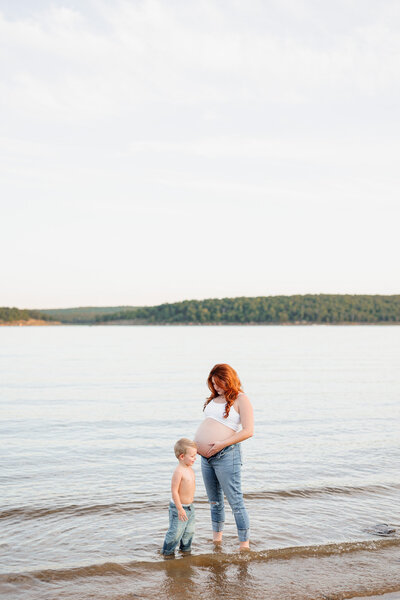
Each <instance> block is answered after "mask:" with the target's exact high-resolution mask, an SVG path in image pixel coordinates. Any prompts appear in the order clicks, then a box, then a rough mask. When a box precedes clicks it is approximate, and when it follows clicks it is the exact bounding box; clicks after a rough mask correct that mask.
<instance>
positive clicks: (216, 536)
mask: <svg viewBox="0 0 400 600" xmlns="http://www.w3.org/2000/svg"><path fill="white" fill-rule="evenodd" d="M213 542H214V544H219V543H221V542H222V531H213Z"/></svg>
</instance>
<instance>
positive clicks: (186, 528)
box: [161, 501, 195, 556]
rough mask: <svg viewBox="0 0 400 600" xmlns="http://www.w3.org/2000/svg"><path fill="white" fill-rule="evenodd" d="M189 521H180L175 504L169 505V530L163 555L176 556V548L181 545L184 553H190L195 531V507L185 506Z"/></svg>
mask: <svg viewBox="0 0 400 600" xmlns="http://www.w3.org/2000/svg"><path fill="white" fill-rule="evenodd" d="M182 506H183V508H184V509H185V513H186V516H187V517H188V520H187V521H180V520H179V518H178V510H177V508H176V506H175V504H174V502H172V501H171V502H170V503H169V529H168V531H167V533H166V535H165V540H164V545H163V548H162V551H161V552H162V554H164V555H165V556H169V555H171V554H174V552H175V548H176V547H177V545H178V544H179V548H180V550H182V552H190V551H191V549H192V540H193V536H194V530H195V519H194V505H193V504H183V505H182Z"/></svg>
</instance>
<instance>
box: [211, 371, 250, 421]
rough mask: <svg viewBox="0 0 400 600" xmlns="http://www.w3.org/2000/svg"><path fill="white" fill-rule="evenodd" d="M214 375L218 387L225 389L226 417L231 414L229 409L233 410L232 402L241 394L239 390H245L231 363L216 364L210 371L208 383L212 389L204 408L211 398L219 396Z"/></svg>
mask: <svg viewBox="0 0 400 600" xmlns="http://www.w3.org/2000/svg"><path fill="white" fill-rule="evenodd" d="M213 377H214V379H215V381H216V383H217V385H218V387H221V388H222V389H223V390H224V396H225V400H226V404H225V413H224V417H225V419H226V418H227V416H228V415H229V411H230V410H231V406H232V404H233V403H234V402H235V400H236V398H237V397H238V395H239V392H243V390H242V384H241V383H240V379H239V377H238V374H237V373H236V371H235V369H232V367H231V366H230V365H226V364H223V363H222V364H220V365H215V367H213V368H212V369H211V371H210V374H209V376H208V379H207V385H208V387H209V389H210V392H211V396H209V397H208V398H207V400H206V401H205V403H204V407H203V410H204V409H205V407H206V406H207V404H208V403H209V402H211V400H213V399H214V398H217V397H218V396H219V394H218V392H217V391H216V390H215V389H214V386H213V382H212V378H213Z"/></svg>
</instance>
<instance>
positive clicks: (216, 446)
mask: <svg viewBox="0 0 400 600" xmlns="http://www.w3.org/2000/svg"><path fill="white" fill-rule="evenodd" d="M225 446H226V444H224V443H223V442H213V443H212V444H208V447H209V450H207V453H206V458H209V457H210V456H213V455H214V454H217V452H219V451H220V450H222V448H225Z"/></svg>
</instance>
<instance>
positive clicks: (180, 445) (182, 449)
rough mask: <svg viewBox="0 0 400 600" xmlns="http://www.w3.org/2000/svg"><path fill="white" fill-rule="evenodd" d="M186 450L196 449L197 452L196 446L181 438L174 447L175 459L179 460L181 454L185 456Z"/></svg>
mask: <svg viewBox="0 0 400 600" xmlns="http://www.w3.org/2000/svg"><path fill="white" fill-rule="evenodd" d="M188 448H196V450H197V446H196V444H195V442H192V440H189V439H188V438H181V439H180V440H178V441H177V442H176V444H175V446H174V452H175V456H176V458H179V457H180V455H181V454H186V450H187V449H188Z"/></svg>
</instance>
